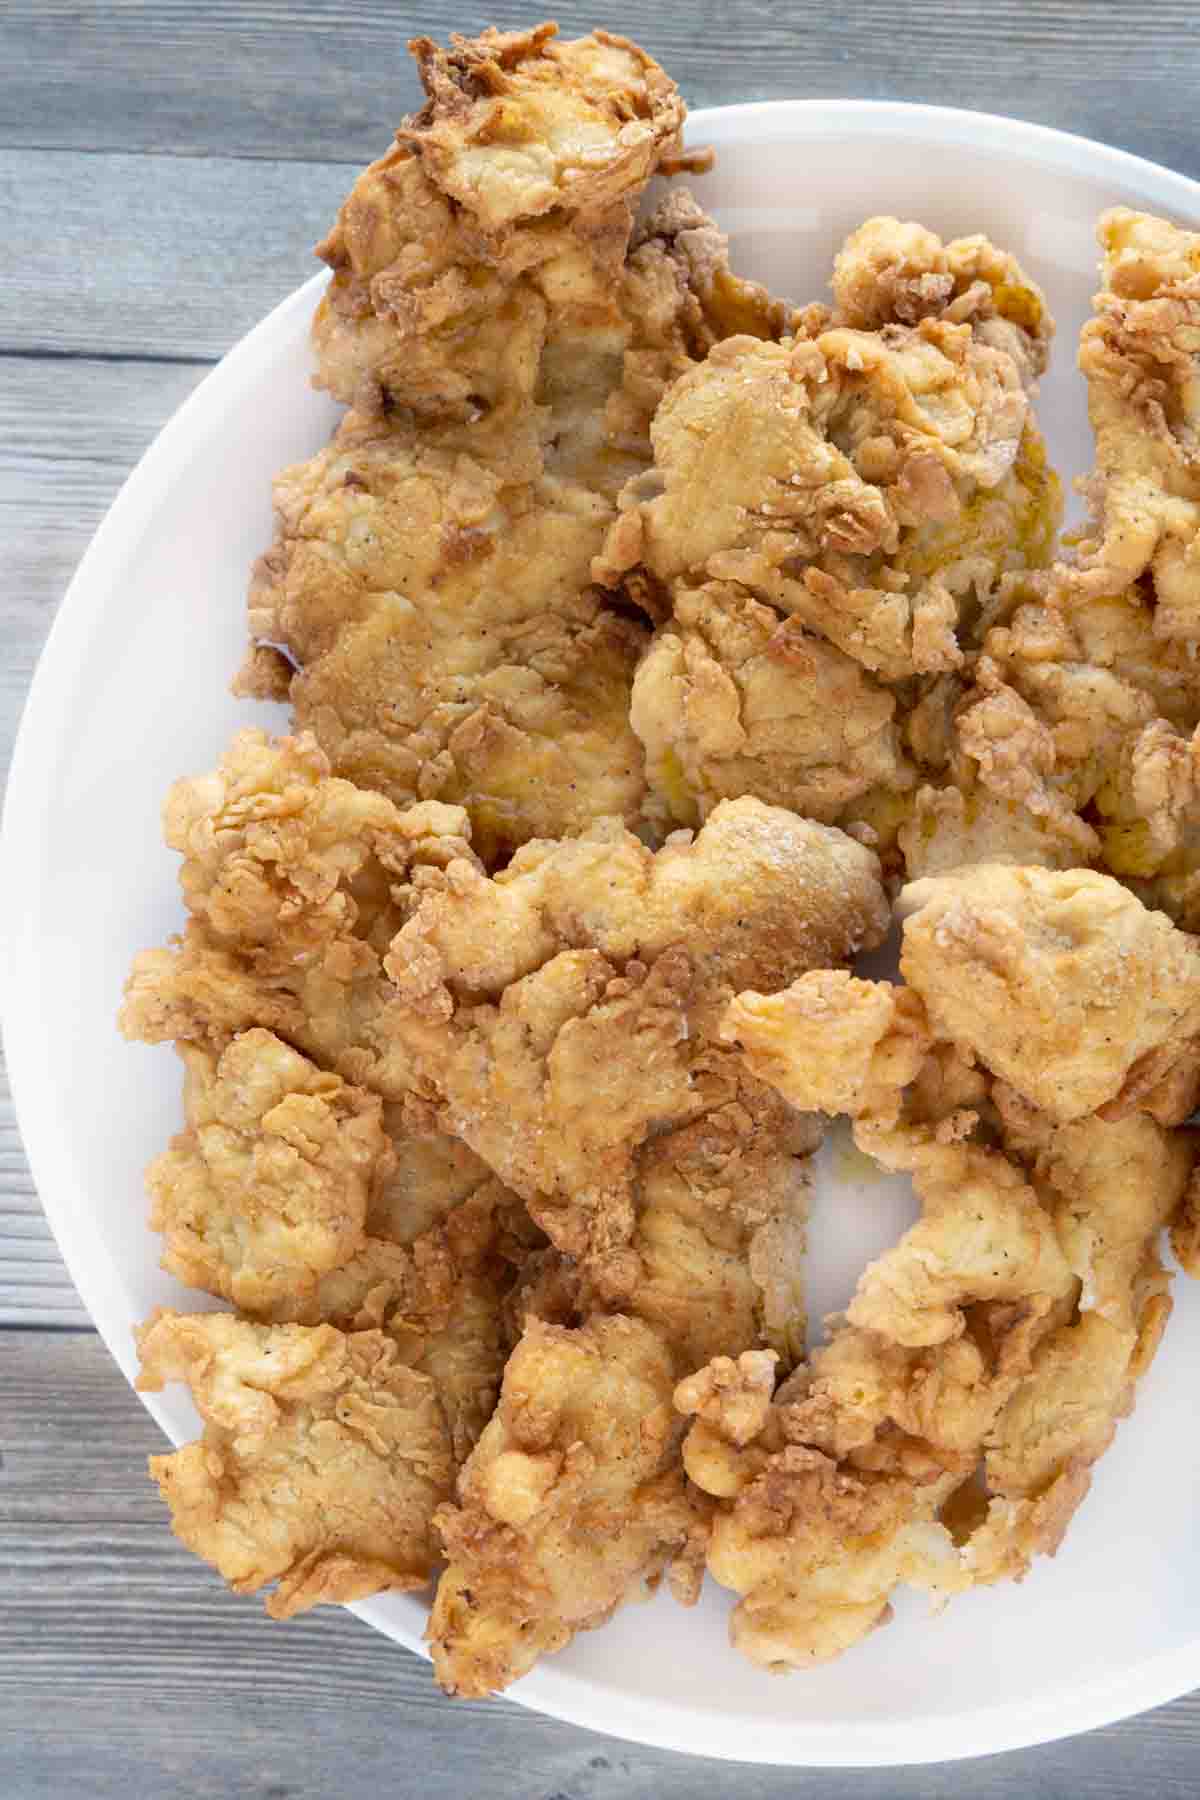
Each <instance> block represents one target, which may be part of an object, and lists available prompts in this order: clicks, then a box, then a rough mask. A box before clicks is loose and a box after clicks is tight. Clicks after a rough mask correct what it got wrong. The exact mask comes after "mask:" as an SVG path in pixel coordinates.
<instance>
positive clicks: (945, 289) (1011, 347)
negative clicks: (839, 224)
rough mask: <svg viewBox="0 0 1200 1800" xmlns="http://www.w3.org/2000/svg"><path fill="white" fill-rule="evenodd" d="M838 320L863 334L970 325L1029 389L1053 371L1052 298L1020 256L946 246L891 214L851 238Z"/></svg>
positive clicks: (980, 246) (837, 270)
mask: <svg viewBox="0 0 1200 1800" xmlns="http://www.w3.org/2000/svg"><path fill="white" fill-rule="evenodd" d="M832 285H833V298H834V316H835V317H836V319H837V321H838V323H839V324H843V325H851V326H853V327H854V328H855V329H856V330H860V331H878V330H880V329H881V328H882V327H883V326H885V325H917V324H919V323H920V321H921V320H922V319H947V320H949V321H950V323H952V324H955V325H962V324H969V325H971V327H972V328H973V330H974V331H975V333H976V335H977V337H978V338H979V339H980V341H981V342H983V343H985V344H988V345H990V346H991V348H992V349H995V350H1003V351H1004V352H1005V353H1006V354H1007V355H1009V356H1011V357H1012V358H1013V360H1014V362H1015V363H1016V364H1017V366H1018V368H1019V369H1020V371H1021V376H1022V380H1023V381H1024V383H1025V385H1026V386H1029V385H1030V384H1031V383H1032V382H1033V381H1035V380H1036V379H1037V377H1038V376H1039V375H1041V374H1043V373H1044V372H1045V368H1046V364H1047V362H1048V360H1049V354H1050V340H1051V338H1052V337H1053V336H1054V320H1053V319H1052V318H1051V316H1050V309H1049V307H1048V306H1047V305H1046V296H1045V295H1044V294H1043V292H1042V290H1041V289H1040V288H1039V287H1038V285H1037V283H1036V282H1034V281H1031V280H1030V278H1029V276H1028V275H1027V274H1026V273H1025V271H1024V269H1022V267H1021V265H1020V264H1019V263H1018V261H1017V259H1016V257H1015V256H1012V255H1010V254H1009V252H1008V251H1005V250H999V249H997V247H996V246H995V244H992V243H989V241H988V239H987V238H985V237H980V236H975V237H965V238H955V239H953V241H952V242H951V243H948V244H943V243H942V240H941V239H940V238H939V237H938V236H937V234H936V232H932V231H928V230H927V229H926V228H925V227H924V226H923V225H918V224H915V223H914V222H913V221H911V220H908V221H902V220H900V219H893V218H889V217H887V216H879V217H876V218H873V219H868V220H867V221H866V222H865V224H863V225H860V226H859V228H858V230H857V231H853V232H851V234H850V236H849V237H848V238H847V239H846V242H845V243H844V244H843V246H842V248H841V250H840V251H839V252H838V255H837V257H836V259H835V260H834V265H833V284H832Z"/></svg>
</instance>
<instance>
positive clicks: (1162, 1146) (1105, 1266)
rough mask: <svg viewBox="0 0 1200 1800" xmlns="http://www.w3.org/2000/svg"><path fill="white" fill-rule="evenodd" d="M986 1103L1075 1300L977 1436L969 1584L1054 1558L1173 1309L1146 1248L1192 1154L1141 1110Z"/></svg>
mask: <svg viewBox="0 0 1200 1800" xmlns="http://www.w3.org/2000/svg"><path fill="white" fill-rule="evenodd" d="M997 1099H998V1102H999V1104H1000V1108H1001V1112H1002V1115H1003V1117H1004V1121H1005V1132H1006V1140H1007V1141H1008V1143H1009V1144H1010V1146H1012V1147H1013V1149H1014V1150H1015V1151H1016V1152H1017V1153H1018V1154H1020V1155H1021V1156H1022V1158H1023V1159H1024V1160H1025V1161H1026V1162H1027V1163H1028V1164H1029V1166H1030V1168H1031V1173H1032V1179H1033V1181H1034V1182H1035V1184H1036V1185H1037V1186H1038V1188H1039V1190H1040V1192H1041V1194H1042V1197H1043V1201H1044V1203H1045V1204H1046V1205H1047V1207H1048V1209H1049V1210H1050V1212H1051V1214H1052V1216H1053V1218H1054V1221H1055V1226H1056V1229H1057V1232H1058V1236H1059V1241H1060V1242H1061V1244H1062V1246H1063V1250H1064V1253H1065V1254H1066V1256H1067V1259H1068V1261H1069V1263H1070V1265H1071V1267H1072V1269H1073V1270H1074V1272H1075V1274H1076V1276H1077V1277H1078V1279H1079V1282H1080V1296H1079V1313H1078V1316H1077V1317H1074V1318H1072V1319H1069V1320H1066V1321H1064V1322H1062V1323H1061V1324H1060V1325H1059V1326H1058V1327H1057V1329H1056V1330H1055V1331H1053V1332H1052V1333H1051V1334H1050V1335H1049V1336H1047V1337H1045V1338H1044V1339H1043V1341H1042V1342H1041V1344H1040V1345H1039V1346H1038V1348H1037V1350H1036V1351H1035V1353H1034V1358H1033V1366H1032V1369H1031V1371H1030V1373H1029V1374H1028V1376H1027V1377H1026V1378H1025V1380H1023V1381H1022V1382H1021V1384H1020V1385H1019V1386H1018V1387H1017V1388H1016V1390H1015V1392H1014V1393H1013V1395H1012V1397H1011V1399H1010V1400H1009V1401H1008V1403H1007V1405H1006V1406H1005V1408H1004V1410H1003V1412H1002V1413H1001V1414H1000V1416H999V1418H998V1420H997V1421H996V1424H995V1426H994V1428H993V1430H992V1431H991V1433H990V1434H989V1436H988V1439H987V1445H986V1457H985V1463H984V1476H985V1482H986V1491H987V1494H988V1495H989V1496H990V1499H989V1503H988V1507H987V1512H986V1514H985V1515H984V1517H983V1518H982V1519H981V1520H980V1521H979V1522H978V1523H977V1524H976V1525H975V1527H974V1530H973V1531H972V1532H971V1534H970V1536H969V1537H968V1538H967V1541H966V1544H965V1547H964V1557H965V1560H966V1563H967V1566H968V1568H969V1569H970V1570H971V1572H972V1575H973V1577H974V1579H975V1580H976V1581H978V1582H988V1581H996V1580H1000V1579H1007V1578H1017V1579H1019V1578H1020V1576H1022V1575H1023V1574H1024V1573H1025V1572H1026V1570H1027V1569H1028V1567H1029V1564H1030V1562H1031V1560H1032V1558H1033V1557H1034V1556H1035V1555H1038V1554H1042V1555H1053V1553H1054V1551H1055V1550H1056V1549H1057V1547H1058V1545H1059V1543H1060V1542H1061V1540H1062V1536H1063V1533H1064V1532H1065V1530H1066V1528H1067V1525H1068V1524H1069V1522H1070V1519H1071V1517H1072V1514H1073V1513H1074V1512H1075V1510H1076V1508H1077V1507H1078V1506H1079V1504H1080V1503H1081V1501H1082V1500H1083V1499H1084V1498H1085V1496H1086V1494H1087V1492H1088V1489H1089V1487H1090V1485H1091V1479H1092V1474H1091V1472H1092V1466H1093V1465H1094V1463H1095V1462H1096V1461H1097V1460H1098V1458H1099V1457H1100V1456H1102V1455H1103V1453H1104V1451H1105V1450H1106V1449H1107V1448H1108V1445H1109V1444H1110V1442H1111V1441H1112V1438H1113V1434H1114V1432H1115V1431H1116V1427H1117V1424H1118V1422H1119V1420H1120V1419H1121V1418H1123V1417H1124V1416H1125V1415H1126V1414H1127V1413H1128V1412H1129V1411H1130V1410H1131V1409H1132V1406H1133V1399H1134V1391H1135V1387H1136V1383H1137V1381H1138V1379H1139V1378H1140V1377H1141V1375H1142V1374H1144V1372H1145V1370H1146V1369H1147V1367H1148V1366H1149V1364H1150V1362H1151V1361H1152V1360H1153V1357H1154V1354H1155V1351H1156V1350H1157V1348H1158V1344H1159V1342H1160V1340H1161V1337H1162V1333H1163V1330H1164V1328H1165V1326H1166V1322H1167V1318H1168V1316H1169V1314H1170V1311H1171V1300H1170V1295H1169V1293H1168V1286H1169V1280H1168V1277H1167V1275H1166V1273H1165V1271H1164V1269H1163V1267H1162V1265H1161V1263H1160V1262H1159V1259H1158V1254H1157V1250H1156V1243H1157V1239H1158V1236H1159V1233H1160V1231H1161V1229H1162V1226H1163V1225H1164V1224H1165V1223H1166V1222H1167V1220H1168V1219H1169V1218H1170V1217H1171V1216H1172V1214H1173V1213H1174V1212H1175V1210H1176V1208H1177V1207H1178V1206H1179V1204H1180V1201H1181V1198H1182V1197H1183V1195H1184V1193H1185V1187H1186V1184H1187V1182H1188V1176H1189V1171H1190V1169H1191V1165H1192V1161H1193V1157H1194V1154H1195V1150H1194V1145H1193V1142H1192V1141H1191V1138H1190V1136H1189V1134H1187V1133H1183V1132H1177V1131H1166V1130H1164V1129H1163V1128H1162V1126H1160V1125H1158V1124H1157V1123H1155V1122H1154V1121H1153V1120H1151V1119H1149V1118H1147V1117H1145V1116H1144V1115H1134V1116H1130V1117H1127V1118H1124V1119H1120V1120H1117V1121H1115V1122H1114V1123H1112V1124H1105V1123H1104V1122H1103V1121H1102V1120H1099V1119H1089V1120H1085V1121H1081V1122H1080V1121H1077V1122H1075V1123H1073V1124H1069V1125H1057V1126H1056V1125H1054V1124H1053V1123H1052V1122H1051V1121H1050V1120H1049V1119H1047V1118H1046V1116H1045V1114H1040V1113H1038V1112H1037V1111H1036V1109H1035V1108H1032V1107H1030V1106H1029V1105H1028V1103H1027V1102H1024V1101H1022V1100H1021V1099H1020V1098H1019V1097H1018V1096H1016V1095H1014V1094H1012V1093H1011V1092H1009V1091H1007V1090H1006V1089H1004V1088H1003V1087H1002V1086H998V1087H997Z"/></svg>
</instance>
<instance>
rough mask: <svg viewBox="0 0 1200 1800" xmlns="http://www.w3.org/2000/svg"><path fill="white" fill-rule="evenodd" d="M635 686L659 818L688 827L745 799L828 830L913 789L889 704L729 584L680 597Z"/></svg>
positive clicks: (849, 663) (797, 629)
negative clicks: (863, 800)
mask: <svg viewBox="0 0 1200 1800" xmlns="http://www.w3.org/2000/svg"><path fill="white" fill-rule="evenodd" d="M672 601H673V606H674V614H673V617H672V619H671V621H670V623H669V624H668V625H667V626H666V627H664V629H663V630H662V631H660V632H659V633H658V634H657V635H656V637H655V638H654V641H653V643H652V644H651V646H650V648H649V650H648V651H647V653H646V655H645V656H644V657H643V659H642V662H641V664H640V666H639V668H638V671H637V674H636V676H635V677H634V683H633V694H632V699H631V704H630V715H629V716H630V719H631V721H632V724H633V728H634V730H635V732H636V733H637V735H638V737H639V738H640V739H641V742H642V744H643V746H644V748H645V751H646V771H647V779H648V781H649V783H650V786H651V789H652V791H653V792H654V793H655V794H657V795H659V796H661V797H662V800H663V801H664V802H665V805H666V809H667V813H668V817H669V818H671V819H673V820H676V821H681V822H683V823H684V824H688V825H694V824H698V823H699V821H700V820H701V819H702V818H704V817H706V816H707V814H708V813H709V812H710V811H711V810H712V808H713V806H715V805H716V803H717V801H718V800H722V799H732V798H736V797H737V796H739V795H741V794H746V793H754V794H755V795H756V796H757V797H758V798H759V799H760V800H766V801H768V802H769V803H770V804H772V805H775V806H789V807H791V808H793V809H794V810H795V811H796V812H798V813H801V814H803V816H804V817H805V818H811V819H820V820H823V821H825V822H826V823H833V822H834V821H836V820H837V819H838V818H840V817H842V816H843V814H844V813H846V811H847V809H851V803H852V802H854V801H856V800H858V799H859V798H860V796H862V795H863V794H865V793H867V792H868V791H869V790H871V789H872V788H875V787H886V788H890V789H902V788H904V787H906V786H908V785H910V784H911V781H912V778H913V777H912V772H911V765H910V764H909V762H908V759H907V758H906V757H905V755H904V753H903V750H902V748H901V746H900V743H899V735H898V732H897V729H896V725H895V712H896V699H895V696H894V695H893V694H892V693H890V692H889V691H888V690H887V689H886V688H885V687H883V686H882V685H881V684H880V683H879V682H877V681H875V680H873V678H872V677H871V676H870V675H869V674H868V673H867V671H866V670H865V669H863V668H862V666H861V665H860V664H859V663H857V662H856V661H855V660H854V658H853V657H851V656H847V655H846V654H845V652H844V651H842V650H838V649H835V647H834V646H833V645H832V644H831V643H829V642H828V641H827V640H826V639H825V638H823V637H820V636H817V635H816V634H815V633H813V632H811V631H806V630H805V629H804V627H803V626H802V625H801V624H799V623H798V621H797V620H796V619H780V617H779V615H778V613H776V612H774V611H773V610H772V608H771V607H769V606H764V605H763V604H762V603H761V602H760V601H758V600H756V599H754V597H753V596H752V595H751V594H750V593H749V591H748V590H747V589H745V588H743V587H741V586H740V585H739V584H738V583H736V582H732V581H708V582H705V583H704V584H703V585H702V586H700V587H685V586H682V585H680V586H676V587H675V588H674V590H673V593H672Z"/></svg>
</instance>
